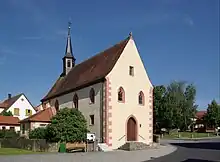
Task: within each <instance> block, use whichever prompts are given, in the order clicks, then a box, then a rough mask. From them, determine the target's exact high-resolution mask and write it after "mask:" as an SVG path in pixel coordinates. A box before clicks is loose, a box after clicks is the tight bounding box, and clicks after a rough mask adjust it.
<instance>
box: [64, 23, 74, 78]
mask: <svg viewBox="0 0 220 162" xmlns="http://www.w3.org/2000/svg"><path fill="white" fill-rule="evenodd" d="M70 26H71V22H69V23H68V35H67V42H66V52H65V55H64V57H63V75H64V76H65V75H67V74H68V73H69V71H70V70H71V69H72V68H73V67H74V66H75V61H76V59H75V58H74V56H73V51H72V44H71V35H70V29H71V27H70Z"/></svg>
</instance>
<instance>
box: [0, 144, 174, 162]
mask: <svg viewBox="0 0 220 162" xmlns="http://www.w3.org/2000/svg"><path fill="white" fill-rule="evenodd" d="M175 150H176V147H173V146H170V145H167V146H162V147H160V148H159V149H148V150H141V151H112V152H89V153H65V154H61V153H59V154H58V153H55V154H33V155H16V156H15V155H14V156H0V162H143V161H146V160H150V159H152V157H154V158H156V157H160V156H164V155H167V154H170V153H171V152H173V151H175Z"/></svg>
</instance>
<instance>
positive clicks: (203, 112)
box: [196, 111, 206, 119]
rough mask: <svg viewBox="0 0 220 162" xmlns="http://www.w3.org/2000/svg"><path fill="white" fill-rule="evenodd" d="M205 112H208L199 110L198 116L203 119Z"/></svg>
mask: <svg viewBox="0 0 220 162" xmlns="http://www.w3.org/2000/svg"><path fill="white" fill-rule="evenodd" d="M205 114H206V111H198V112H197V113H196V118H197V119H202V118H203V117H204V116H205Z"/></svg>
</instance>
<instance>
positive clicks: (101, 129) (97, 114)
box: [41, 26, 153, 149]
mask: <svg viewBox="0 0 220 162" xmlns="http://www.w3.org/2000/svg"><path fill="white" fill-rule="evenodd" d="M41 102H42V105H43V107H44V108H48V107H54V108H55V109H56V111H58V110H60V109H62V108H65V107H68V108H73V109H78V110H79V111H81V112H82V114H83V115H84V116H85V118H86V120H87V122H88V129H89V130H90V132H91V133H95V136H96V138H97V139H98V141H99V143H102V144H105V145H106V146H107V147H109V148H111V149H117V148H119V147H120V146H122V145H123V144H125V143H126V142H128V141H137V142H143V143H145V144H147V145H150V144H152V142H153V105H152V104H153V85H152V83H151V81H150V79H149V77H148V74H147V72H146V70H145V67H144V64H143V62H142V59H141V57H140V54H139V52H138V49H137V47H136V45H135V41H134V38H133V36H132V33H130V34H129V36H128V37H127V38H125V39H124V40H122V41H120V42H118V43H117V44H115V45H114V46H112V47H109V48H107V49H105V50H104V51H102V52H100V53H98V54H97V55H95V56H93V57H91V58H89V59H87V60H85V61H83V62H81V63H78V64H77V63H76V58H75V57H74V54H73V50H72V44H71V33H70V26H69V28H68V36H67V43H66V51H65V55H64V57H63V69H62V73H61V75H60V76H59V77H58V79H57V80H56V82H55V83H54V85H53V86H52V88H51V89H50V90H49V92H48V93H47V94H46V96H45V97H44V98H43V99H42V100H41Z"/></svg>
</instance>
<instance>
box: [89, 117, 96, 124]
mask: <svg viewBox="0 0 220 162" xmlns="http://www.w3.org/2000/svg"><path fill="white" fill-rule="evenodd" d="M94 124H95V118H94V115H90V125H94Z"/></svg>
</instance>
